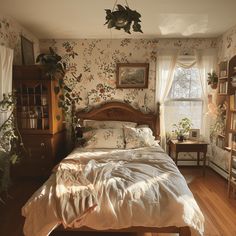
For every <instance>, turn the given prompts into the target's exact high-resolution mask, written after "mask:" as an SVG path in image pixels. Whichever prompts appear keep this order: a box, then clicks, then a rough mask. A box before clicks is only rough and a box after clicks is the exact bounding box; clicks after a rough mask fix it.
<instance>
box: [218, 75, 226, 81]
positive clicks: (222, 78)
mask: <svg viewBox="0 0 236 236" xmlns="http://www.w3.org/2000/svg"><path fill="white" fill-rule="evenodd" d="M227 79H228V77H227V76H223V77H219V80H227Z"/></svg>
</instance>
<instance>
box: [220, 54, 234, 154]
mask: <svg viewBox="0 0 236 236" xmlns="http://www.w3.org/2000/svg"><path fill="white" fill-rule="evenodd" d="M218 76H219V81H218V93H217V106H225V107H226V109H225V113H224V115H225V117H226V119H225V124H224V132H222V133H219V134H218V137H217V140H216V145H217V146H218V147H220V148H223V149H224V148H227V150H229V149H230V148H231V147H232V137H234V135H235V134H236V56H234V57H232V58H231V59H230V60H229V61H223V62H221V63H219V73H218Z"/></svg>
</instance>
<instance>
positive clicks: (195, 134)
mask: <svg viewBox="0 0 236 236" xmlns="http://www.w3.org/2000/svg"><path fill="white" fill-rule="evenodd" d="M199 137H200V129H190V130H189V139H191V140H199Z"/></svg>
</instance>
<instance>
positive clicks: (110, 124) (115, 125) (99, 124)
mask: <svg viewBox="0 0 236 236" xmlns="http://www.w3.org/2000/svg"><path fill="white" fill-rule="evenodd" d="M83 125H84V127H90V128H92V129H122V128H124V127H125V126H128V127H136V126H137V123H135V122H129V121H114V120H110V121H105V120H104V121H103V120H84V122H83Z"/></svg>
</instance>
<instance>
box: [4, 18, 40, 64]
mask: <svg viewBox="0 0 236 236" xmlns="http://www.w3.org/2000/svg"><path fill="white" fill-rule="evenodd" d="M21 35H23V36H24V37H26V38H27V39H29V40H30V41H32V42H33V43H34V56H37V55H38V54H39V41H38V39H37V38H36V37H35V36H34V35H33V34H31V33H30V32H29V31H27V30H26V29H25V28H23V27H22V26H20V25H19V24H18V23H17V22H16V21H15V20H13V19H11V18H10V17H6V16H3V15H1V14H0V45H4V46H6V47H9V48H12V49H14V64H18V65H20V64H22V56H21V38H20V36H21Z"/></svg>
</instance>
